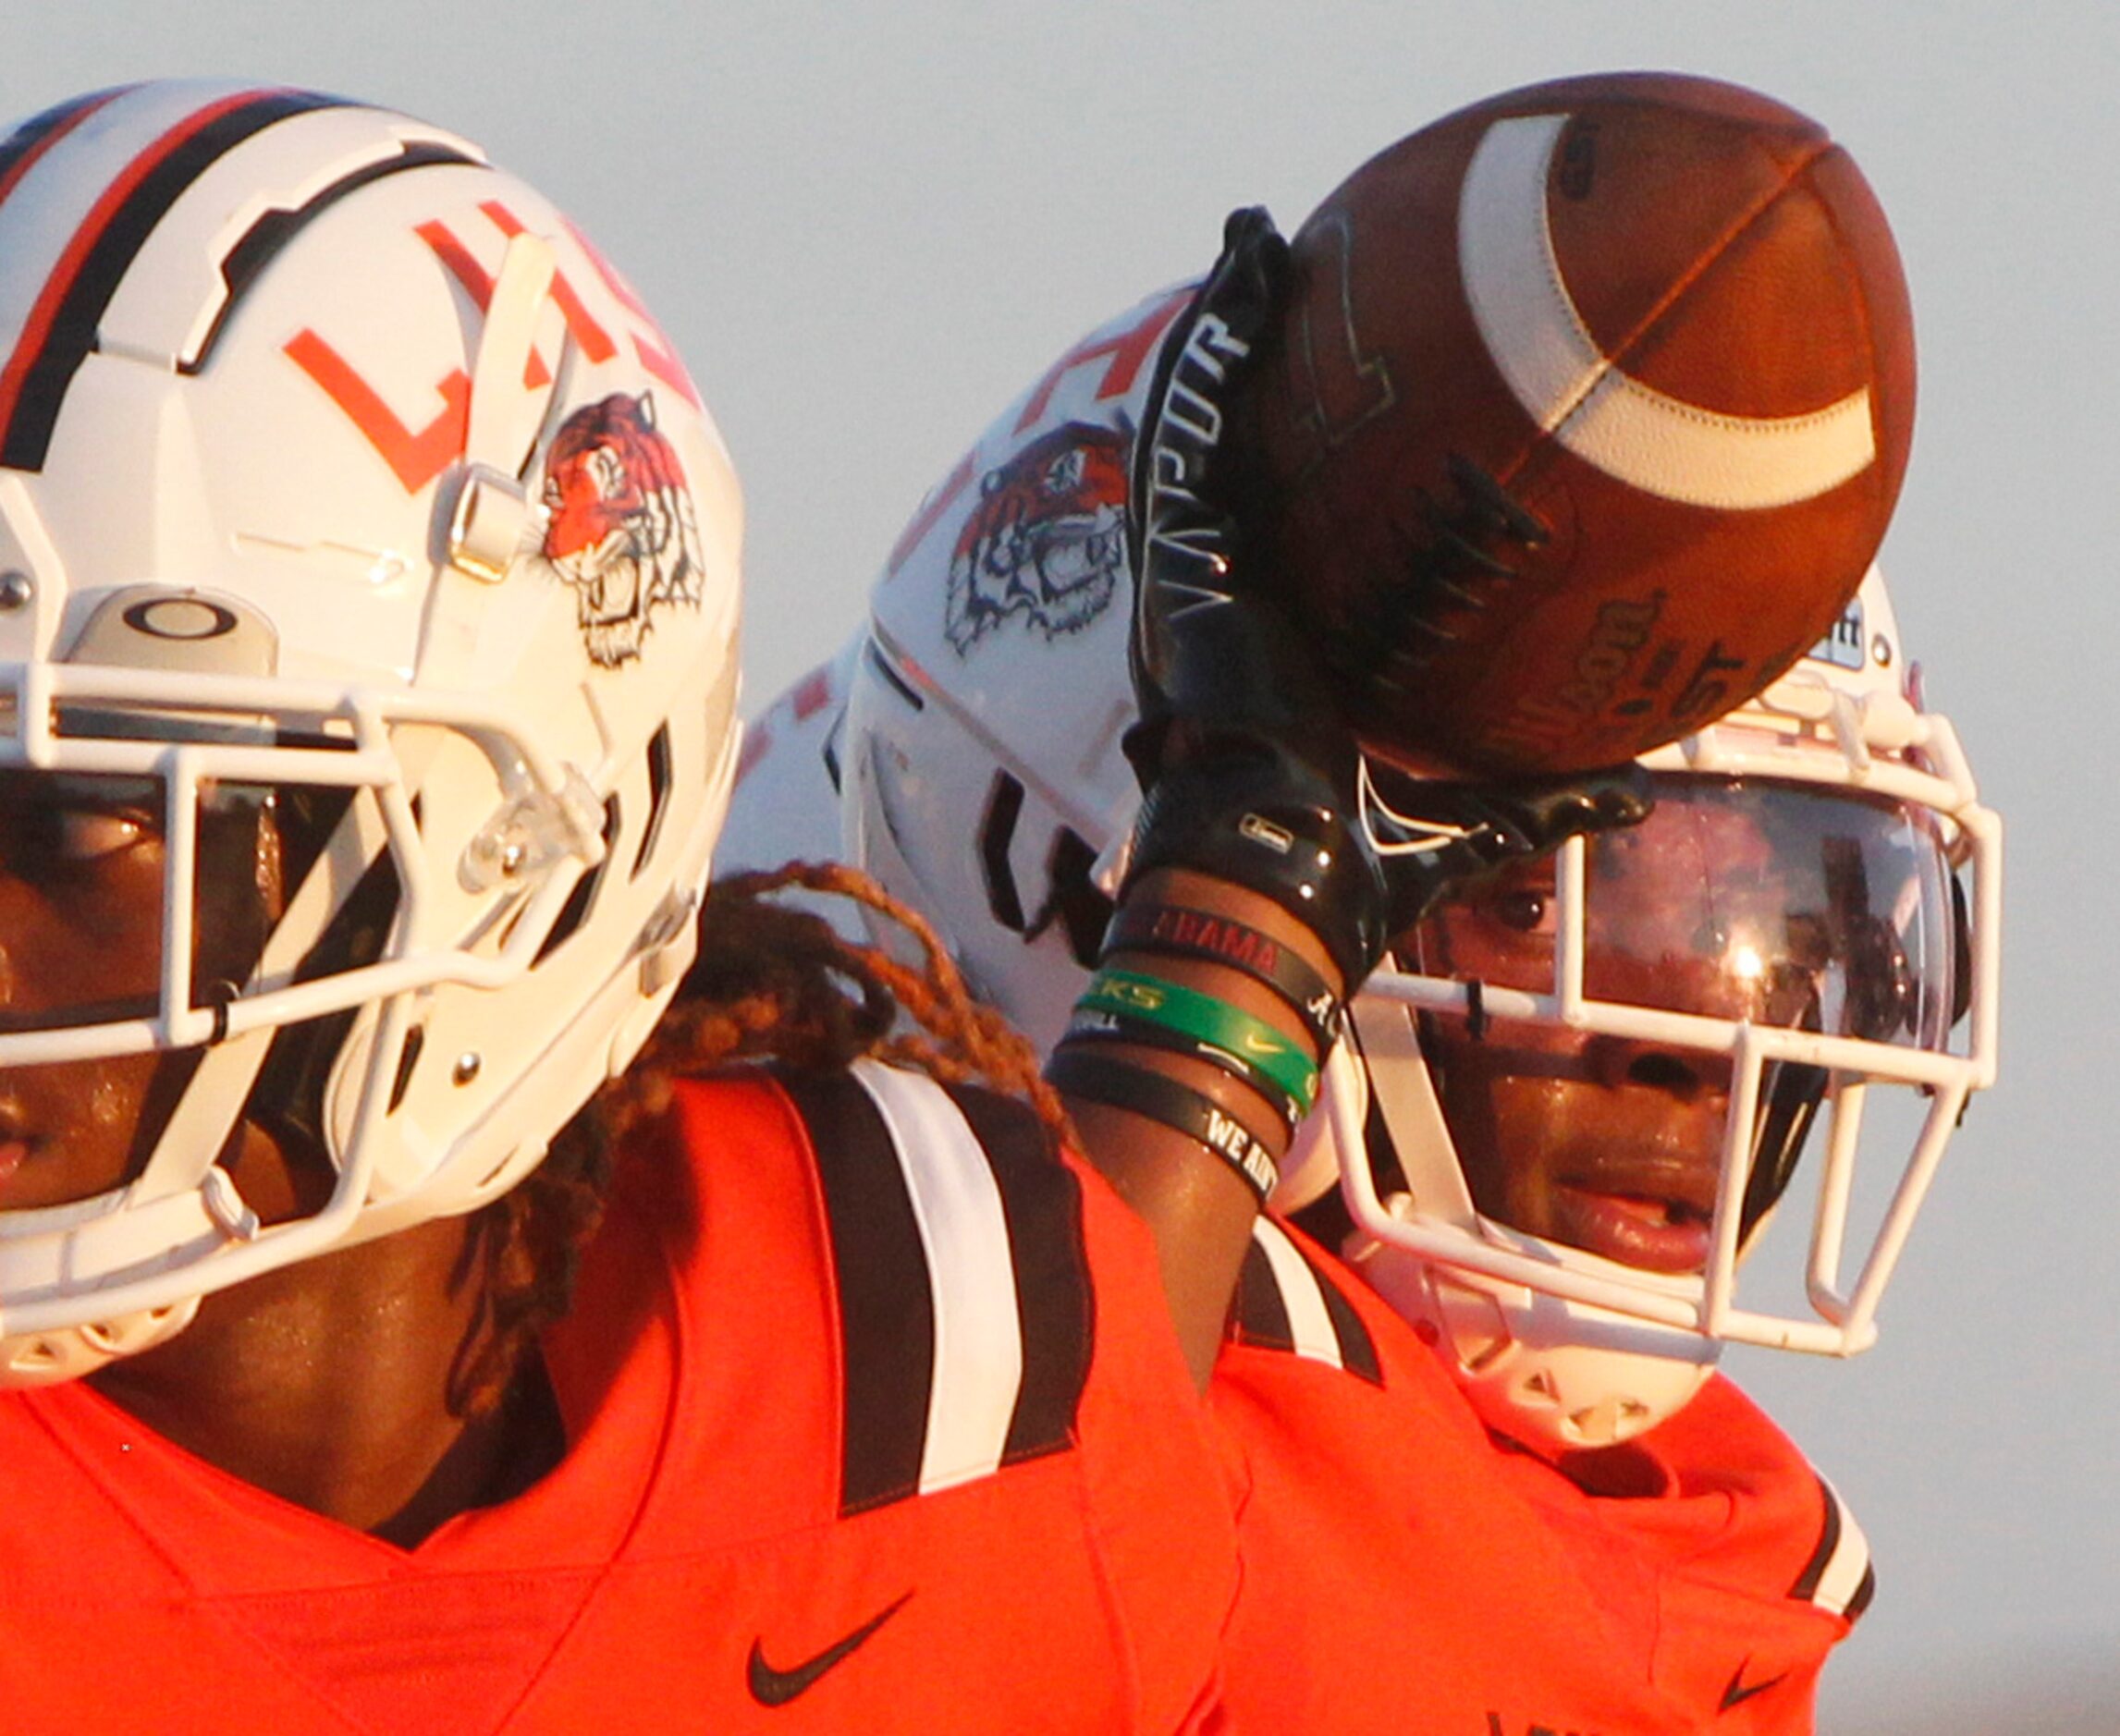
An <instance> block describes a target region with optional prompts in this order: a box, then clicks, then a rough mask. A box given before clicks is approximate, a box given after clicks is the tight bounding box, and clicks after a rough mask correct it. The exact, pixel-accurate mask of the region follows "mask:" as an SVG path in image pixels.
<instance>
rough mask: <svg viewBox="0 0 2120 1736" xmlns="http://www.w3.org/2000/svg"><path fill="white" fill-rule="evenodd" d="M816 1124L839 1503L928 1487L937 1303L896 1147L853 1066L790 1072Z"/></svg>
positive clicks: (813, 1138)
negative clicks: (830, 1289)
mask: <svg viewBox="0 0 2120 1736" xmlns="http://www.w3.org/2000/svg"><path fill="white" fill-rule="evenodd" d="M780 1082H781V1085H782V1087H783V1088H784V1089H785V1090H786V1091H787V1093H788V1095H789V1096H790V1099H791V1100H792V1101H793V1102H794V1104H795V1106H796V1108H797V1109H798V1111H799V1112H800V1113H801V1115H802V1117H803V1124H804V1125H805V1126H806V1127H807V1128H808V1129H809V1133H810V1143H811V1146H812V1148H813V1149H814V1150H815V1153H816V1159H817V1176H818V1180H819V1181H820V1183H821V1184H822V1187H823V1191H824V1196H825V1209H826V1216H827V1221H828V1223H829V1225H830V1230H831V1241H832V1266H833V1271H834V1275H835V1277H836V1279H837V1285H836V1288H837V1290H838V1292H839V1343H840V1350H841V1355H842V1358H843V1361H844V1363H845V1370H846V1372H845V1387H844V1389H843V1392H842V1404H843V1409H842V1423H841V1430H840V1466H839V1511H840V1512H841V1513H842V1514H848V1513H856V1512H861V1511H864V1510H866V1509H868V1508H872V1507H878V1506H882V1505H883V1504H885V1503H886V1502H889V1501H896V1500H902V1499H904V1498H906V1497H908V1496H910V1495H913V1494H915V1493H917V1492H918V1490H919V1487H920V1461H921V1454H922V1452H923V1451H924V1450H925V1446H926V1441H927V1409H928V1395H929V1392H930V1391H931V1389H932V1388H933V1386H934V1381H935V1303H934V1297H933V1292H932V1289H931V1281H930V1278H929V1274H928V1270H927V1254H926V1251H925V1248H924V1247H923V1246H922V1244H921V1240H920V1227H919V1225H918V1223H917V1222H916V1221H915V1220H914V1217H913V1202H912V1199H911V1197H910V1196H909V1195H908V1194H907V1192H906V1188H905V1178H904V1172H903V1171H902V1170H901V1168H900V1167H899V1159H898V1149H897V1146H896V1144H895V1143H893V1141H892V1139H891V1135H890V1131H889V1130H888V1127H887V1126H886V1125H885V1123H884V1119H883V1117H882V1115H881V1114H880V1113H879V1112H878V1110H877V1109H876V1104H875V1102H874V1100H873V1099H871V1097H870V1096H869V1094H868V1093H867V1092H865V1091H864V1090H863V1089H862V1086H861V1083H860V1082H859V1081H858V1080H856V1079H855V1078H854V1077H853V1076H852V1074H850V1073H843V1072H842V1073H827V1074H815V1073H800V1074H798V1073H792V1072H790V1073H784V1074H782V1075H781V1076H780Z"/></svg>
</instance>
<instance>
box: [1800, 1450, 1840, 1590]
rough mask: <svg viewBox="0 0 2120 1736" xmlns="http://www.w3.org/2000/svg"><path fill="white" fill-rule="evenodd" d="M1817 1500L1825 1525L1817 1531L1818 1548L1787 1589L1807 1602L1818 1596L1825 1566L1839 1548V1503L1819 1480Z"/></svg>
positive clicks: (1813, 1551)
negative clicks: (1823, 1511)
mask: <svg viewBox="0 0 2120 1736" xmlns="http://www.w3.org/2000/svg"><path fill="white" fill-rule="evenodd" d="M1819 1498H1820V1500H1821V1501H1822V1502H1824V1503H1825V1510H1826V1516H1825V1523H1824V1524H1823V1525H1822V1526H1820V1529H1819V1544H1818V1547H1817V1548H1815V1549H1813V1550H1812V1551H1811V1559H1809V1560H1808V1561H1807V1562H1805V1563H1804V1571H1802V1572H1801V1573H1799V1574H1797V1575H1796V1583H1795V1584H1794V1585H1792V1586H1790V1587H1789V1595H1790V1596H1792V1597H1801V1598H1803V1599H1805V1600H1806V1601H1807V1602H1808V1601H1810V1600H1812V1599H1814V1598H1816V1597H1817V1596H1818V1595H1819V1582H1820V1580H1822V1579H1823V1578H1824V1577H1825V1571H1826V1567H1827V1565H1828V1564H1829V1563H1830V1562H1831V1561H1832V1558H1833V1551H1834V1550H1835V1549H1837V1548H1839V1547H1840V1503H1839V1502H1838V1501H1836V1500H1835V1499H1834V1498H1833V1492H1832V1490H1831V1489H1830V1488H1828V1487H1827V1486H1826V1485H1825V1480H1824V1479H1823V1478H1822V1477H1821V1478H1820V1480H1819Z"/></svg>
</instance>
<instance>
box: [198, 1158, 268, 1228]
mask: <svg viewBox="0 0 2120 1736" xmlns="http://www.w3.org/2000/svg"><path fill="white" fill-rule="evenodd" d="M199 1199H200V1203H201V1204H202V1205H204V1206H205V1208H206V1216H209V1217H211V1218H212V1219H213V1220H214V1225H215V1227H216V1228H218V1229H220V1231H221V1233H222V1234H223V1235H225V1236H227V1238H228V1240H229V1241H256V1240H257V1239H258V1238H259V1236H261V1235H262V1234H263V1233H264V1225H263V1223H261V1222H260V1221H259V1218H258V1215H257V1213H256V1212H254V1211H252V1210H251V1206H250V1203H249V1202H248V1201H246V1200H245V1199H244V1198H243V1196H242V1195H241V1194H240V1193H239V1192H237V1191H236V1183H235V1181H234V1180H233V1179H231V1178H230V1176H229V1174H228V1172H227V1170H226V1169H224V1168H221V1166H220V1165H219V1164H215V1165H214V1167H213V1168H210V1169H208V1170H207V1171H206V1173H205V1174H204V1175H203V1176H202V1177H201V1178H200V1179H199Z"/></svg>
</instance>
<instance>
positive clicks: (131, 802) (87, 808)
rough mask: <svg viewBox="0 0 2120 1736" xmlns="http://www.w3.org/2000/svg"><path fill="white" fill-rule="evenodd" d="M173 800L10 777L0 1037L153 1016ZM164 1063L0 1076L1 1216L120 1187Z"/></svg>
mask: <svg viewBox="0 0 2120 1736" xmlns="http://www.w3.org/2000/svg"><path fill="white" fill-rule="evenodd" d="M162 869H163V843H162V797H161V791H160V789H159V787H158V786H157V785H155V784H154V783H153V782H152V781H150V780H146V779H140V778H116V777H109V778H95V777H67V778H55V777H49V776H42V775H38V774H31V773H18V772H0V1033H11V1032H18V1031H45V1030H52V1029H55V1028H56V1027H59V1026H64V1025H70V1024H83V1023H91V1022H101V1021H107V1020H118V1019H127V1018H146V1017H151V1016H152V1015H153V1012H154V1010H155V1008H156V1005H157V1001H158V998H159V995H158V990H159V985H160V979H161V968H162ZM154 1069H155V1057H153V1055H129V1056H120V1057H105V1058H102V1059H94V1060H74V1061H53V1062H47V1063H43V1064H41V1065H35V1066H26V1067H18V1068H13V1069H0V1206H4V1207H6V1208H8V1209H20V1208H22V1207H25V1206H35V1205H56V1204H64V1203H66V1202H67V1201H71V1200H78V1199H82V1198H86V1197H87V1196H89V1195H91V1194H93V1193H99V1192H103V1191H104V1190H105V1189H107V1188H110V1187H113V1186H116V1184H117V1182H119V1181H120V1180H123V1179H124V1178H125V1175H126V1173H127V1171H128V1169H129V1168H130V1166H131V1162H132V1143H133V1130H134V1127H135V1126H136V1124H137V1123H138V1121H139V1119H140V1114H141V1105H142V1103H143V1101H144V1098H145V1094H146V1092H147V1089H148V1084H149V1082H150V1080H151V1079H152V1078H153V1073H154Z"/></svg>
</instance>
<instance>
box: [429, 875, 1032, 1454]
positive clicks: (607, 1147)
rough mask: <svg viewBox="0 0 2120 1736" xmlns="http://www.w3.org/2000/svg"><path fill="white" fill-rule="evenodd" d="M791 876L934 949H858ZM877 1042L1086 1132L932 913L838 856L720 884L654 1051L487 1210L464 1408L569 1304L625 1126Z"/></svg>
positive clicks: (492, 1388)
mask: <svg viewBox="0 0 2120 1736" xmlns="http://www.w3.org/2000/svg"><path fill="white" fill-rule="evenodd" d="M790 889H801V890H803V891H807V892H812V893H824V894H828V895H835V896H838V897H841V898H846V899H852V900H853V901H854V902H855V903H857V904H861V905H864V906H865V907H867V908H868V909H870V910H872V911H878V912H880V913H881V914H883V915H884V916H886V917H888V918H889V919H890V920H891V921H892V922H894V923H897V924H898V925H899V926H900V927H901V928H902V929H904V930H905V931H906V933H907V934H909V935H911V936H912V937H913V940H914V941H915V942H916V943H917V944H918V947H919V948H920V951H921V954H922V960H921V962H920V964H918V965H917V966H915V965H909V964H906V963H902V962H901V961H900V960H898V959H896V958H893V957H892V956H890V955H889V954H888V953H887V952H884V951H883V950H881V949H879V948H876V947H863V946H858V945H856V944H855V943H853V942H852V941H850V940H848V939H846V938H845V937H844V936H843V935H840V934H839V931H838V930H837V929H835V928H834V927H833V926H832V924H831V923H829V922H827V920H826V919H825V918H824V917H823V916H820V915H818V914H817V913H816V912H815V911H810V910H805V909H803V908H800V907H798V906H795V905H791V904H786V903H781V902H778V901H777V900H776V899H775V896H774V895H775V894H777V893H780V892H784V891H788V890H790ZM861 1056H874V1057H877V1058H879V1059H882V1060H886V1061H891V1062H895V1063H897V1064H899V1065H901V1066H905V1067H912V1068H915V1069H917V1070H920V1071H922V1072H925V1073H927V1074H930V1075H931V1076H933V1077H934V1078H937V1079H939V1080H942V1081H945V1082H950V1083H961V1082H970V1081H974V1080H979V1081H983V1082H986V1083H987V1084H990V1085H993V1086H995V1087H996V1088H998V1089H999V1090H1001V1091H1004V1092H1007V1093H1009V1094H1011V1095H1014V1096H1017V1097H1021V1098H1023V1099H1024V1100H1025V1101H1027V1102H1028V1103H1029V1104H1030V1105H1031V1106H1032V1107H1033V1108H1034V1109H1035V1111H1036V1112H1037V1115H1038V1119H1040V1120H1041V1121H1042V1122H1043V1123H1044V1124H1045V1126H1046V1128H1047V1129H1048V1131H1049V1132H1050V1133H1051V1134H1052V1136H1053V1138H1054V1139H1055V1140H1056V1141H1058V1142H1063V1143H1073V1138H1074V1136H1073V1131H1072V1128H1071V1127H1070V1126H1069V1123H1068V1119H1067V1114H1066V1111H1065V1110H1064V1109H1062V1108H1061V1106H1060V1098H1059V1096H1058V1095H1057V1094H1055V1093H1054V1091H1053V1089H1052V1088H1051V1087H1050V1086H1049V1085H1048V1084H1047V1083H1046V1082H1045V1081H1044V1080H1043V1079H1042V1078H1041V1077H1040V1076H1039V1070H1038V1057H1037V1055H1036V1053H1035V1050H1033V1048H1032V1047H1031V1045H1030V1044H1029V1043H1028V1042H1027V1041H1026V1040H1025V1039H1024V1038H1023V1036H1022V1035H1020V1034H1019V1033H1017V1032H1016V1031H1015V1030H1014V1029H1013V1028H1012V1027H1011V1025H1010V1024H1009V1023H1008V1021H1006V1020H1004V1019H1003V1018H1002V1017H1001V1015H1000V1014H999V1013H998V1012H996V1011H995V1010H994V1009H991V1008H989V1007H985V1006H982V1005H981V1004H980V1003H979V1002H978V1001H976V1000H974V998H973V996H972V994H971V992H970V990H969V989H968V988H967V987H966V986H965V984H964V979H963V976H962V973H961V972H959V971H958V969H957V966H956V964H955V962H954V961H953V960H951V959H950V954H949V952H948V950H947V949H946V948H945V947H944V946H943V944H942V942H941V939H940V937H939V936H938V935H937V934H936V932H935V930H934V929H933V928H932V927H931V926H930V925H929V924H928V923H927V922H926V920H925V918H923V917H922V916H921V915H920V914H919V913H918V912H917V911H913V910H911V909H909V908H908V907H907V906H905V905H903V904H901V903H900V902H899V901H898V900H897V899H894V898H892V897H891V896H890V894H889V893H888V892H886V891H885V890H884V889H883V888H882V887H881V886H877V885H876V882H875V881H873V880H871V879H870V878H869V877H868V876H867V875H866V874H862V873H861V872H859V871H858V870H856V869H853V868H849V867H845V866H842V865H840V864H839V863H819V862H790V863H789V864H787V865H786V866H785V867H782V868H778V869H775V870H773V871H771V872H770V873H763V874H734V875H731V876H730V877H729V878H728V879H726V880H719V881H717V882H716V883H715V884H714V885H713V886H710V887H709V888H708V889H707V898H706V903H705V909H704V911H702V913H701V916H700V935H699V954H698V957H697V958H696V959H695V960H693V962H692V968H691V970H690V971H689V972H686V975H685V978H684V981H683V983H682V984H680V986H679V989H678V994H677V997H676V998H675V999H674V1000H673V1001H672V1002H671V1004H670V1007H669V1009H668V1011H667V1012H665V1013H664V1015H663V1017H662V1019H661V1021H659V1022H658V1023H657V1024H656V1029H655V1031H654V1033H652V1034H651V1035H650V1037H649V1038H648V1041H647V1044H646V1045H645V1046H644V1047H643V1049H642V1051H641V1054H640V1056H639V1057H638V1058H637V1059H636V1060H635V1061H634V1062H633V1064H632V1066H631V1067H630V1068H628V1069H627V1070H626V1071H625V1073H624V1074H622V1075H621V1076H620V1077H619V1078H618V1079H615V1080H613V1081H611V1082H609V1083H608V1084H607V1085H606V1086H605V1087H604V1088H603V1089H602V1090H601V1091H599V1092H598V1093H597V1094H596V1095H595V1096H594V1097H592V1098H591V1099H590V1100H589V1102H588V1103H587V1104H586V1105H585V1106H583V1107H582V1110H581V1112H580V1113H578V1114H577V1115H576V1116H575V1117H574V1118H573V1119H571V1120H570V1121H569V1122H568V1123H567V1124H566V1125H565V1126H564V1127H562V1128H561V1129H560V1130H559V1131H558V1133H557V1134H555V1135H554V1136H553V1139H552V1143H551V1145H550V1147H549V1148H548V1150H547V1152H546V1154H545V1160H544V1161H543V1162H542V1163H541V1164H539V1165H538V1167H537V1168H535V1169H533V1171H531V1173H530V1175H529V1176H528V1177H527V1178H526V1179H525V1180H523V1181H522V1182H521V1184H520V1185H519V1186H517V1187H515V1188H513V1189H511V1190H510V1191H509V1192H508V1193H506V1194H504V1195H503V1196H502V1197H501V1198H499V1199H497V1200H496V1201H494V1202H493V1203H492V1204H489V1205H486V1206H484V1207H483V1208H482V1209H481V1210H480V1211H479V1212H478V1213H477V1214H476V1215H475V1216H474V1217H473V1218H472V1226H471V1232H470V1241H469V1243H468V1245H467V1253H468V1257H470V1258H471V1259H472V1260H473V1261H475V1262H478V1263H480V1264H481V1265H483V1276H484V1279H485V1283H484V1318H483V1319H482V1321H481V1322H480V1323H479V1328H474V1330H473V1331H472V1333H470V1334H469V1335H468V1336H467V1338H466V1340H465V1347H464V1351H463V1353H462V1354H461V1355H460V1358H459V1364H458V1367H457V1369H456V1371H455V1375H454V1378H453V1379H452V1382H451V1394H450V1400H451V1403H452V1405H453V1406H454V1407H455V1408H456V1409H457V1410H458V1411H459V1412H460V1414H464V1415H475V1414H478V1413H480V1412H485V1411H488V1410H491V1409H492V1408H493V1407H494V1406H495V1405H496V1404H498V1403H499V1402H501V1400H504V1399H505V1398H506V1397H507V1396H508V1394H509V1388H510V1387H511V1385H512V1383H513V1381H514V1379H515V1377H516V1375H517V1373H518V1371H519V1369H520V1368H521V1365H522V1363H523V1358H524V1355H525V1353H526V1351H528V1349H529V1347H530V1346H531V1345H532V1344H533V1343H534V1342H535V1341H536V1339H537V1336H538V1334H539V1333H540V1332H542V1331H543V1330H544V1329H545V1327H546V1326H550V1325H551V1324H553V1323H554V1322H555V1321H557V1320H558V1319H560V1318H561V1317H562V1316H564V1315H565V1314H566V1313H567V1311H568V1308H569V1307H570V1304H571V1302H572V1297H573V1290H574V1279H575V1275H576V1272H577V1270H578V1268H579V1266H580V1264H581V1255H582V1250H583V1249H584V1248H586V1247H587V1246H588V1244H589V1242H590V1241H591V1240H592V1239H593V1238H594V1235H595V1233H596V1229H597V1227H598V1226H599V1225H600V1224H601V1223H602V1221H603V1215H604V1204H605V1200H606V1198H607V1195H608V1192H609V1189H610V1182H611V1176H612V1173H613V1169H614V1168H615V1166H616V1164H617V1163H618V1162H619V1157H620V1154H621V1153H622V1151H623V1148H624V1146H625V1143H626V1141H627V1139H628V1138H629V1136H630V1135H631V1134H632V1133H633V1132H634V1131H636V1130H637V1129H640V1128H642V1127H643V1126H644V1125H646V1124H647V1123H650V1122H653V1121H655V1120H656V1119H659V1118H660V1117H661V1116H663V1115H664V1114H665V1113H666V1112H667V1111H668V1108H669V1106H670V1102H671V1099H672V1096H673V1095H674V1094H675V1090H676V1086H677V1083H678V1082H679V1081H680V1080H681V1079H686V1078H692V1077H696V1076H698V1075H700V1074H702V1073H705V1072H708V1071H711V1070H715V1069H717V1068H722V1067H727V1066H729V1065H731V1064H734V1063H738V1062H742V1061H749V1060H758V1059H768V1058H769V1059H773V1060H777V1061H779V1062H782V1063H784V1064H785V1065H787V1066H790V1067H793V1068H796V1069H800V1070H804V1071H825V1070H833V1069H837V1068H841V1067H844V1066H846V1065H847V1064H848V1063H849V1062H850V1061H852V1060H854V1059H856V1058H857V1057H861ZM480 1328H483V1329H480Z"/></svg>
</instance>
